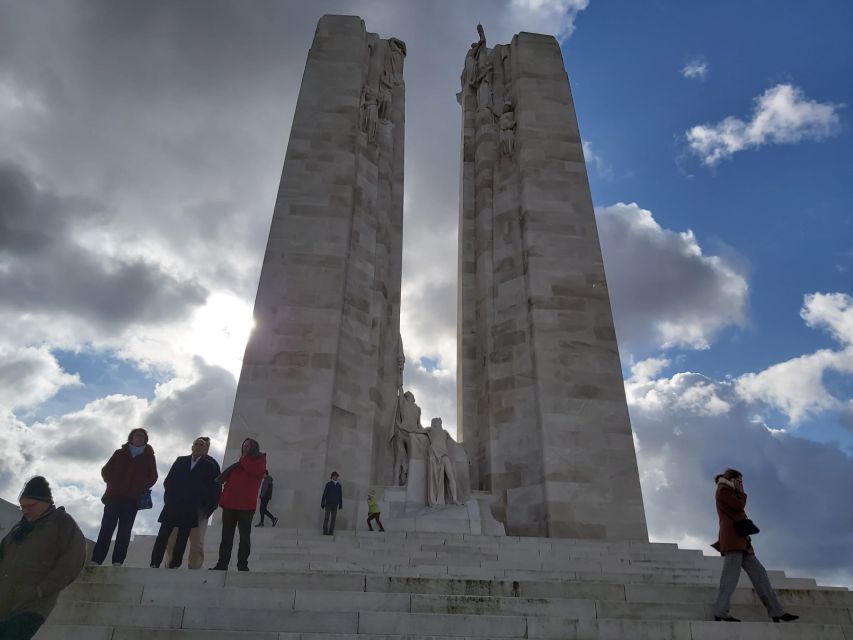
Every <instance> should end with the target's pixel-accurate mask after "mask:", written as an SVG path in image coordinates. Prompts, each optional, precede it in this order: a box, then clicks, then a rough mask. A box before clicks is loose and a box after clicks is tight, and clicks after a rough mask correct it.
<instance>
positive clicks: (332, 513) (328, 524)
mask: <svg viewBox="0 0 853 640" xmlns="http://www.w3.org/2000/svg"><path fill="white" fill-rule="evenodd" d="M325 509H326V515H325V516H323V535H324V536H330V535H332V534H333V533H335V520H336V519H337V517H338V505H333V506H330V505H326V507H325Z"/></svg>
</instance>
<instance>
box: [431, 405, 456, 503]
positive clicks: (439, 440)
mask: <svg viewBox="0 0 853 640" xmlns="http://www.w3.org/2000/svg"><path fill="white" fill-rule="evenodd" d="M425 431H426V434H427V436H428V437H429V467H428V469H429V471H428V473H429V476H428V477H427V504H428V505H429V506H430V507H437V506H441V505H444V504H446V500H445V492H446V493H447V494H448V497H449V498H450V504H460V502H459V499H458V497H457V496H458V494H457V490H456V473H455V472H454V470H453V461H452V460H451V459H450V453H449V447H450V442H449V441H450V434H449V433H447V431H445V430H444V427H442V426H441V418H433V419H432V422H430V426H429V428H428V429H425Z"/></svg>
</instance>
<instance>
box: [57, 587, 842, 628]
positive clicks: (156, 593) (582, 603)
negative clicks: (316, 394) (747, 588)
mask: <svg viewBox="0 0 853 640" xmlns="http://www.w3.org/2000/svg"><path fill="white" fill-rule="evenodd" d="M578 595H585V596H587V597H584V598H555V597H548V598H541V597H540V598H529V597H494V596H480V595H477V596H467V595H445V594H417V593H416V594H411V593H389V592H369V591H367V592H364V591H324V590H306V589H269V588H257V587H223V588H218V589H187V588H186V587H185V586H180V585H153V586H146V587H142V586H141V585H109V584H84V585H73V586H72V587H71V588H69V589H68V590H67V591H66V592H65V593H63V596H62V600H63V601H64V602H65V601H72V602H78V601H79V602H101V603H107V602H108V603H122V604H128V605H137V604H142V605H154V606H160V607H166V606H184V607H190V606H191V607H212V606H213V607H217V608H222V609H252V610H268V609H274V610H301V611H318V612H321V611H326V610H327V609H328V607H329V603H330V602H333V603H335V604H334V606H335V610H336V611H355V612H359V611H362V612H363V611H388V612H393V611H399V612H408V613H444V614H460V613H464V614H473V615H484V614H494V615H526V616H558V617H571V618H578V619H587V618H596V617H598V618H613V619H621V618H630V619H652V620H662V619H671V620H703V619H709V618H711V617H712V615H713V613H712V605H711V603H712V602H713V596H714V594H712V593H707V594H704V595H705V596H706V599H705V600H704V601H695V602H689V601H685V600H682V599H681V598H680V597H679V598H678V599H674V600H672V599H670V600H666V601H659V602H648V601H626V600H622V599H618V600H607V599H595V598H589V597H588V595H589V594H578ZM611 595H621V594H611ZM741 602H742V601H741V600H740V599H738V600H737V604H735V605H734V606H733V610H732V615H734V616H735V617H739V618H742V619H744V620H754V621H764V620H766V619H767V614H766V612H765V609H764V607H763V606H760V605H758V604H756V603H755V601H754V599H753V600H751V601H747V602H746V603H744V604H741ZM786 604H788V603H786ZM791 610H795V611H796V612H797V613H798V614H799V615H800V616H801V618H803V620H805V621H808V622H810V623H822V624H838V625H853V617H851V613H850V610H849V609H848V608H846V607H844V606H839V607H831V606H813V605H812V606H808V605H805V606H804V605H802V604H799V605H798V606H796V607H791Z"/></svg>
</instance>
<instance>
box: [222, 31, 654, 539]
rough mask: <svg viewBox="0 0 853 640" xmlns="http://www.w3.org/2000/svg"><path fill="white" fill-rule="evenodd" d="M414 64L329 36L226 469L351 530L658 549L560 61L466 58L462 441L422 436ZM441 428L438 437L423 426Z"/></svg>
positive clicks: (315, 68) (512, 51)
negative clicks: (411, 129) (417, 369)
mask: <svg viewBox="0 0 853 640" xmlns="http://www.w3.org/2000/svg"><path fill="white" fill-rule="evenodd" d="M405 57H406V45H405V43H404V42H402V41H401V40H399V39H397V38H388V39H383V38H380V37H379V36H377V35H375V34H371V33H368V32H367V31H366V30H365V27H364V23H363V21H361V20H360V19H359V18H356V17H345V16H326V17H324V18H322V19H321V20H320V23H319V24H318V27H317V32H316V34H315V38H314V42H313V44H312V47H311V50H310V52H309V54H308V61H307V63H306V66H305V72H304V76H303V79H302V87H301V89H300V93H299V99H298V101H297V105H296V112H295V116H294V120H293V126H292V129H291V135H290V141H289V144H288V148H287V153H286V156H285V162H284V169H283V171H282V178H281V184H280V187H279V192H278V198H277V200H276V205H275V210H274V213H273V220H272V225H271V229H270V235H269V241H268V244H267V249H266V254H265V256H264V263H263V270H262V273H261V278H260V284H259V287H258V293H257V299H256V302H255V310H254V318H255V329H254V331H253V333H252V335H251V337H250V339H249V342H248V345H247V347H246V352H245V357H244V360H243V368H242V371H241V374H240V380H239V384H238V388H237V397H236V401H235V405H234V412H233V416H232V420H231V426H230V432H229V439H228V444H227V450H226V456H225V457H226V459H230V458H231V457H233V456H235V455H236V454H237V452H238V450H239V447H240V443H241V442H242V441H243V439H244V438H246V437H252V438H256V439H258V440H259V441H260V442H261V444H262V446H263V448H264V450H265V451H266V452H267V454H268V461H269V468H270V473H271V474H272V475H273V476H274V477H275V478H276V482H277V487H278V489H277V492H276V494H275V497H274V498H273V503H272V505H271V508H272V509H273V511H274V512H276V513H281V514H283V519H284V520H286V521H287V522H289V523H291V524H292V525H294V526H295V525H296V524H297V523H298V524H299V526H306V525H309V524H310V523H314V521H315V520H317V519H318V518H319V516H320V513H319V510H318V509H317V506H318V498H317V488H318V487H320V486H322V483H323V480H324V479H325V478H326V477H327V476H328V474H329V473H330V472H331V471H333V470H336V471H338V472H339V473H340V474H341V480H342V483H343V487H344V500H343V504H344V507H343V510H342V512H341V514H340V515H339V516H338V518H339V520H338V522H339V524H338V526H339V527H344V528H347V527H352V526H353V523H354V522H357V520H358V519H359V518H361V517H362V515H365V514H362V513H361V512H362V511H364V506H363V503H364V499H365V496H366V495H367V492H368V490H369V489H370V488H375V489H376V492H377V493H376V495H377V500H378V501H379V503H380V505H381V508H382V509H381V510H382V513H383V514H384V516H383V517H384V518H385V520H386V522H387V524H386V526H387V527H388V529H389V530H394V529H397V530H400V529H403V530H415V531H421V530H422V531H445V532H451V533H455V532H458V533H504V531H505V532H506V533H508V534H513V535H528V536H543V537H573V538H591V539H603V540H647V539H648V535H647V532H646V524H645V515H644V512H643V505H642V497H641V493H640V483H639V475H638V471H637V463H636V456H635V453H634V445H633V440H632V435H631V427H630V423H629V419H628V410H627V404H626V401H625V395H624V389H623V381H622V374H621V368H620V363H619V356H618V350H617V345H616V335H615V332H614V329H613V319H612V314H611V310H610V302H609V297H608V292H607V283H606V279H605V277H604V268H603V263H602V257H601V250H600V248H599V244H598V235H597V231H596V226H595V218H594V215H593V209H592V201H591V197H590V192H589V186H588V181H587V175H586V167H585V164H584V158H583V152H582V145H581V139H580V134H579V132H578V127H577V121H576V117H575V112H574V106H573V103H572V97H571V92H570V89H569V84H568V79H567V77H566V73H565V70H564V67H563V61H562V55H561V53H560V49H559V45H558V44H557V42H556V40H554V38H552V37H546V36H539V35H534V34H528V33H521V34H518V35H517V36H515V37H514V38H513V39H512V42H511V43H509V44H503V45H496V46H493V47H491V48H490V47H489V46H488V44H487V41H486V34H485V32H484V30H483V29H482V27H480V26H479V25H478V40H477V41H476V42H474V43H473V44H472V45H471V48H470V50H469V51H468V52H467V54H466V55H464V57H463V56H461V55H460V67H461V69H462V77H461V86H460V92H459V94H458V96H457V97H458V100H459V103H460V106H461V109H462V118H461V121H462V141H461V144H462V167H461V170H462V176H461V194H460V229H459V305H458V312H459V320H458V349H459V358H458V362H459V365H458V403H459V415H460V416H461V419H460V423H459V425H458V433H459V434H460V440H461V442H460V443H457V442H454V441H453V439H452V438H451V437H450V436H449V434H448V433H447V432H446V431H445V430H444V429H443V427H442V425H441V420H440V419H437V420H433V419H432V418H433V416H424V419H423V421H422V420H421V416H420V409H419V408H418V407H417V404H416V401H415V399H414V397H413V396H412V394H411V393H408V392H406V391H405V389H404V385H403V380H404V366H405V365H404V358H403V345H402V341H401V339H400V277H401V265H402V252H403V246H402V227H403V157H404V153H403V146H404V127H405V118H404V115H405V82H404V74H403V65H404V61H405ZM427 425H428V426H427Z"/></svg>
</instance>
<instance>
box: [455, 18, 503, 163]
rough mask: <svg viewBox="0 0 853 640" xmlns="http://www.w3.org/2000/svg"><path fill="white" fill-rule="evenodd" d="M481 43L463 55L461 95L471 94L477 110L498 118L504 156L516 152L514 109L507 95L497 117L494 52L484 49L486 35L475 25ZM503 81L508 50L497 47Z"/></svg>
mask: <svg viewBox="0 0 853 640" xmlns="http://www.w3.org/2000/svg"><path fill="white" fill-rule="evenodd" d="M477 34H478V35H479V36H480V39H479V40H478V41H477V42H472V43H471V48H470V49H469V50H468V53H467V54H466V55H465V68H464V70H463V71H462V92H463V94H465V93H466V92H470V93H471V94H472V95H473V96H474V97H475V98H476V104H477V109H478V110H479V109H486V110H488V111H489V112H491V113H492V115H493V116H494V117H495V118H497V120H498V122H499V125H500V149H501V153H502V154H504V155H506V156H512V154H513V152H514V151H515V124H516V123H515V106H514V105H513V100H512V98H511V97H510V96H509V95H506V96H505V97H504V103H503V111H502V112H501V113H498V112H497V111H495V107H494V103H495V100H494V95H493V94H494V90H493V86H494V82H493V79H494V72H495V67H494V57H495V51H494V50H490V49H489V48H488V47H487V46H486V33H485V31H484V30H483V25H481V24H478V25H477ZM500 58H501V65H502V70H503V77H504V78H508V77H509V76H510V73H509V48H508V47H500Z"/></svg>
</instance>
